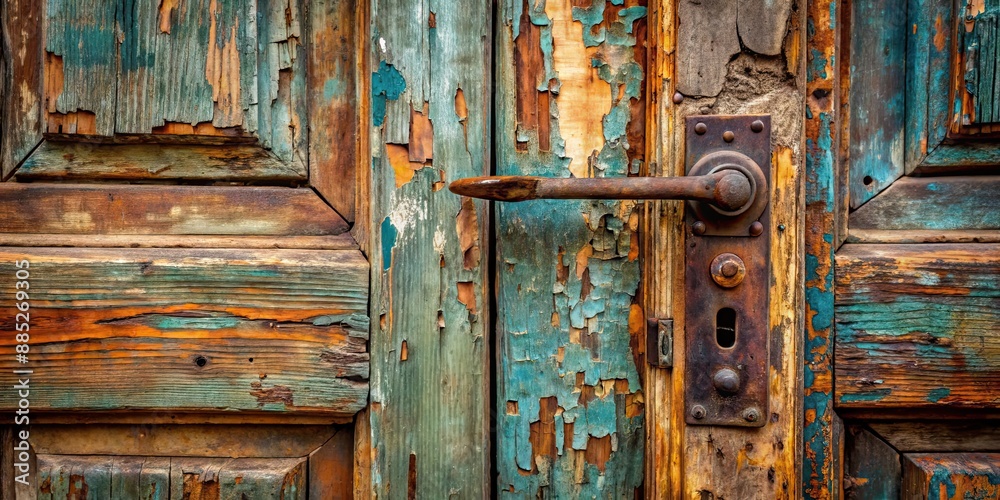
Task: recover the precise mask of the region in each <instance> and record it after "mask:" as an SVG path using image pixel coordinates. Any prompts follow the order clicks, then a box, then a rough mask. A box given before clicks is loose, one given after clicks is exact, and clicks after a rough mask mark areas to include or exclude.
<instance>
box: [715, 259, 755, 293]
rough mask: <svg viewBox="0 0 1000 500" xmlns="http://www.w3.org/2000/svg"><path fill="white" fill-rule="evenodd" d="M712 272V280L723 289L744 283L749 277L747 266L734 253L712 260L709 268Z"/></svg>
mask: <svg viewBox="0 0 1000 500" xmlns="http://www.w3.org/2000/svg"><path fill="white" fill-rule="evenodd" d="M709 269H710V270H711V272H712V279H713V280H715V283H716V284H717V285H719V286H721V287H723V288H733V287H735V286H736V285H739V284H740V283H742V282H743V278H745V277H746V275H747V266H746V264H744V263H743V259H741V258H740V257H739V256H738V255H736V254H733V253H728V252H727V253H722V254H719V255H718V256H716V257H715V258H714V259H712V265H711V267H710V268H709Z"/></svg>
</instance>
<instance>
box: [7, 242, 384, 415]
mask: <svg viewBox="0 0 1000 500" xmlns="http://www.w3.org/2000/svg"><path fill="white" fill-rule="evenodd" d="M22 259H25V260H28V261H30V263H31V267H30V272H31V276H30V300H29V303H30V311H29V313H30V326H31V330H30V333H31V340H30V347H31V351H30V353H29V360H30V362H29V363H28V364H27V365H28V367H30V368H32V369H34V370H36V371H37V373H43V372H44V373H45V376H44V377H37V376H36V377H35V378H33V379H32V388H33V389H37V392H35V391H34V390H33V392H32V395H33V396H35V397H34V398H33V399H32V409H33V410H36V409H37V410H38V411H40V412H44V411H58V410H68V409H73V410H75V411H108V410H115V409H133V410H157V411H167V410H172V411H185V410H186V411H205V412H216V411H231V410H251V411H263V412H282V413H296V412H303V413H317V414H330V415H336V414H339V415H344V416H346V415H351V414H353V413H355V412H357V411H358V410H359V409H360V408H362V407H363V406H364V405H365V404H366V402H367V392H368V386H367V378H368V354H367V352H366V340H367V336H368V322H367V316H366V311H367V307H368V304H367V297H368V284H367V283H368V263H367V261H366V260H365V259H364V257H363V256H362V255H360V253H359V252H357V251H341V252H323V251H308V250H188V249H43V248H36V249H27V248H5V249H4V250H3V251H2V252H0V273H2V274H0V276H6V278H3V280H4V281H5V282H7V283H8V287H10V289H11V290H13V286H14V281H13V280H14V277H15V269H14V264H13V263H14V261H15V260H22ZM7 304H8V305H6V306H5V307H3V309H2V316H0V317H2V318H3V319H0V322H2V323H0V324H2V325H3V328H5V329H9V330H11V331H13V329H14V321H15V315H16V313H17V311H16V310H15V309H14V307H13V304H14V302H13V301H8V303H7ZM13 350H14V337H13V336H8V337H6V338H5V339H4V340H0V353H3V356H2V358H0V359H2V360H3V361H0V364H2V366H3V367H4V368H3V369H7V370H8V371H9V370H10V369H13V368H15V367H17V368H23V366H21V365H16V363H15V361H14V353H13ZM13 394H14V393H12V392H9V393H6V394H4V395H2V396H0V406H3V407H6V408H10V407H12V406H13V405H15V404H16V402H15V401H13V400H12V399H11V398H12V396H13Z"/></svg>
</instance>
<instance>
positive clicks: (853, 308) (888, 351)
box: [835, 244, 1000, 409]
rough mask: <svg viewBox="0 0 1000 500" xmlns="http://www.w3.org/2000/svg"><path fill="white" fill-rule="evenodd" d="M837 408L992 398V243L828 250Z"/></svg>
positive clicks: (963, 403)
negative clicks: (832, 260)
mask: <svg viewBox="0 0 1000 500" xmlns="http://www.w3.org/2000/svg"><path fill="white" fill-rule="evenodd" d="M836 276H837V279H836V304H835V314H836V323H837V346H836V363H835V366H836V381H837V399H836V401H837V405H838V407H840V408H852V409H853V408H884V407H902V406H906V407H908V408H948V407H952V408H989V407H994V406H995V405H997V404H998V403H1000V361H998V360H1000V329H998V328H997V325H998V324H1000V282H998V277H1000V245H996V244H972V245H958V244H939V245H863V244H848V245H845V246H844V247H842V248H841V250H840V251H838V252H837V270H836Z"/></svg>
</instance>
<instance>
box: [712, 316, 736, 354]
mask: <svg viewBox="0 0 1000 500" xmlns="http://www.w3.org/2000/svg"><path fill="white" fill-rule="evenodd" d="M715 341H716V342H718V344H719V347H721V348H723V349H729V348H730V347H732V346H734V345H736V311H735V310H733V309H732V308H730V307H723V308H722V309H719V312H718V314H716V315H715Z"/></svg>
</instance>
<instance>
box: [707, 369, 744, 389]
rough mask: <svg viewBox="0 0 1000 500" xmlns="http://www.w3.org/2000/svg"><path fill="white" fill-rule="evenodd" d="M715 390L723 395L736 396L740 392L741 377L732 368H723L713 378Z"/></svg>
mask: <svg viewBox="0 0 1000 500" xmlns="http://www.w3.org/2000/svg"><path fill="white" fill-rule="evenodd" d="M712 382H713V383H714V384H715V390H717V391H719V392H720V393H722V394H735V393H736V391H738V390H740V376H739V375H738V374H737V373H736V371H734V370H733V369H732V368H722V369H721V370H719V371H717V372H715V375H714V376H713V377H712Z"/></svg>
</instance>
